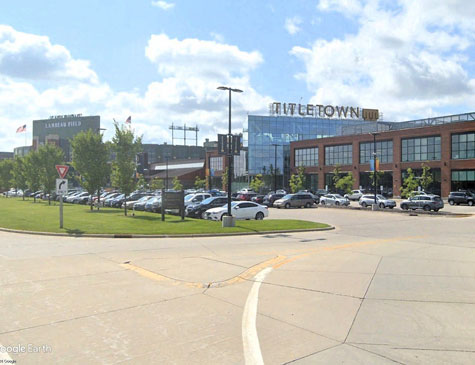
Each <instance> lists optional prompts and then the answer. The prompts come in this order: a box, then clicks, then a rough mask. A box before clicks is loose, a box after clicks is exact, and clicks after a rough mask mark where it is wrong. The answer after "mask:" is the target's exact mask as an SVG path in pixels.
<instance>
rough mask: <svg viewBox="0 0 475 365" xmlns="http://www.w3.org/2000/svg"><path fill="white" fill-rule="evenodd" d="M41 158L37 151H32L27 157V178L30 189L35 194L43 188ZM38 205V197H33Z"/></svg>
mask: <svg viewBox="0 0 475 365" xmlns="http://www.w3.org/2000/svg"><path fill="white" fill-rule="evenodd" d="M39 166H40V157H39V154H38V152H37V151H31V152H30V153H29V154H28V155H26V156H25V176H26V184H27V185H28V188H29V189H30V190H31V191H32V192H33V193H34V192H36V191H38V190H39V189H40V187H41V176H40V168H39ZM33 202H34V203H36V196H33Z"/></svg>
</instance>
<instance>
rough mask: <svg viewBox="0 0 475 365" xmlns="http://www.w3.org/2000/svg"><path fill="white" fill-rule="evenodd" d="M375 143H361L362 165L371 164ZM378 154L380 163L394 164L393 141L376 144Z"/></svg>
mask: <svg viewBox="0 0 475 365" xmlns="http://www.w3.org/2000/svg"><path fill="white" fill-rule="evenodd" d="M373 151H374V143H373V142H362V143H360V163H369V161H370V160H372V159H373ZM376 154H377V156H378V159H379V162H380V163H392V162H393V141H392V140H389V141H378V142H376Z"/></svg>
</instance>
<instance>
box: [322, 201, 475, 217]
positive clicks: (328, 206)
mask: <svg viewBox="0 0 475 365" xmlns="http://www.w3.org/2000/svg"><path fill="white" fill-rule="evenodd" d="M318 208H324V209H331V208H333V209H347V210H360V211H362V212H384V213H393V214H407V215H412V214H416V215H419V214H421V215H430V216H436V217H454V218H455V217H460V218H462V217H470V216H472V215H475V214H473V213H452V212H440V211H439V212H432V211H431V212H426V211H424V210H420V209H418V210H399V209H398V210H396V209H386V208H383V209H377V210H371V207H368V208H363V207H345V206H335V205H321V204H319V205H318Z"/></svg>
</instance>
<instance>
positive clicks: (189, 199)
mask: <svg viewBox="0 0 475 365" xmlns="http://www.w3.org/2000/svg"><path fill="white" fill-rule="evenodd" d="M210 197H211V194H209V193H196V194H188V195H187V196H185V208H186V207H187V206H188V205H190V204H198V203H201V202H202V201H203V200H205V199H208V198H210Z"/></svg>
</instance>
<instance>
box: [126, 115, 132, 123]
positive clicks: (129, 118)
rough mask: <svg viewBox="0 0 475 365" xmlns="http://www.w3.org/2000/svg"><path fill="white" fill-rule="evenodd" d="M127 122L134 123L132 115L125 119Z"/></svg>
mask: <svg viewBox="0 0 475 365" xmlns="http://www.w3.org/2000/svg"><path fill="white" fill-rule="evenodd" d="M125 123H127V124H130V123H132V117H131V116H129V117H128V118H127V119H126V120H125Z"/></svg>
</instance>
